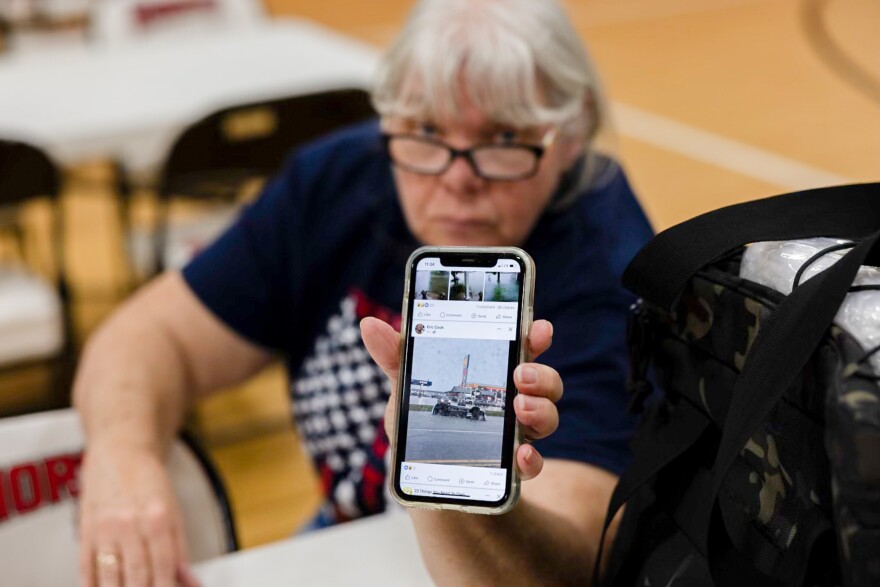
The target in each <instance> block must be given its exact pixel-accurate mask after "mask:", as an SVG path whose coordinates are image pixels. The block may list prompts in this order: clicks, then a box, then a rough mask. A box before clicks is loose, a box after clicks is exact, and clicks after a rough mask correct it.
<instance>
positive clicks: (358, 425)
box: [290, 291, 400, 521]
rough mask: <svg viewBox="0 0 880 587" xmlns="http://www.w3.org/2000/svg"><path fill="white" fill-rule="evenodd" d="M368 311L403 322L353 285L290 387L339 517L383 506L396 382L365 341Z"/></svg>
mask: <svg viewBox="0 0 880 587" xmlns="http://www.w3.org/2000/svg"><path fill="white" fill-rule="evenodd" d="M367 316H375V317H377V318H381V319H382V320H385V321H386V322H389V323H390V324H392V326H394V327H395V328H400V315H399V314H396V313H393V312H391V311H390V310H388V309H386V308H384V307H382V306H380V305H378V304H376V303H374V302H372V301H370V300H368V299H367V298H366V297H365V296H364V295H363V294H362V293H361V292H359V291H353V292H351V293H350V294H349V295H348V296H346V297H345V298H343V300H342V302H341V304H340V306H339V311H338V313H336V314H334V315H332V316H331V317H330V319H329V320H328V321H327V324H326V326H325V330H324V332H323V333H321V334H320V335H319V336H318V337H317V338H316V340H315V344H314V346H313V347H312V351H311V353H310V355H309V356H308V357H307V358H306V360H305V361H304V362H303V363H302V367H301V368H300V370H299V372H298V374H297V376H296V377H295V378H293V381H292V382H291V386H290V393H291V397H292V399H293V412H294V418H295V419H296V422H297V425H298V427H299V432H300V435H301V436H302V438H303V439H304V441H305V446H306V450H307V451H308V453H309V455H310V456H311V457H312V459H313V460H314V463H315V466H316V467H317V470H318V472H319V474H320V477H321V482H322V485H323V488H324V493H325V495H326V496H327V499H328V504H329V506H330V508H329V509H331V510H332V511H329V512H328V511H325V512H324V513H325V514H329V515H331V516H332V517H333V518H334V519H335V521H343V520H348V519H352V518H358V517H361V516H363V515H369V514H373V513H378V512H381V511H384V509H385V498H384V482H385V474H386V465H385V454H386V453H387V451H388V438H387V437H386V435H385V429H384V424H383V421H384V416H385V406H386V403H387V401H388V397H389V394H390V389H391V388H390V382H389V381H388V378H387V377H385V374H384V373H383V372H382V370H381V369H380V368H379V367H378V366H377V365H376V364H375V363H373V360H372V359H371V358H370V355H369V353H367V350H366V348H364V344H363V342H362V340H361V334H360V328H359V323H360V321H361V319H363V318H365V317H367ZM325 510H326V508H325Z"/></svg>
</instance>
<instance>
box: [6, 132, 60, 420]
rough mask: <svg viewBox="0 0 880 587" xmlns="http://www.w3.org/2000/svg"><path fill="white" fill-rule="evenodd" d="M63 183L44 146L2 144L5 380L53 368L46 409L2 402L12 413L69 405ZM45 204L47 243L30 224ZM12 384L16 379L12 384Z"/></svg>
mask: <svg viewBox="0 0 880 587" xmlns="http://www.w3.org/2000/svg"><path fill="white" fill-rule="evenodd" d="M59 191H60V176H59V172H58V170H57V168H56V167H55V165H54V164H53V163H52V161H51V160H50V159H49V158H48V157H47V156H46V155H45V153H43V152H42V151H40V150H39V149H38V148H37V147H34V146H32V145H28V144H25V143H20V142H14V141H3V140H0V234H2V235H3V236H5V237H6V241H5V242H6V243H7V244H8V245H10V246H8V247H7V249H8V250H9V253H10V254H9V255H8V258H7V259H6V260H5V261H4V262H0V307H2V308H5V309H6V311H4V312H0V374H5V375H13V374H17V377H18V378H19V379H21V378H22V376H23V375H25V373H34V372H36V371H38V370H40V369H46V368H48V369H49V372H50V373H51V384H50V385H51V390H50V391H51V394H50V397H49V401H48V402H45V404H44V405H28V404H27V402H18V401H15V398H7V399H8V400H9V401H5V402H0V403H6V404H8V405H10V406H13V407H10V408H8V409H7V410H6V411H7V413H15V412H21V411H28V410H31V409H35V408H37V407H41V408H51V407H59V406H63V405H66V404H67V402H68V401H69V391H70V390H69V388H70V381H71V379H72V369H73V356H74V351H73V336H72V319H71V314H70V290H69V287H68V283H67V279H66V277H65V271H64V251H63V246H64V245H63V218H62V208H61V205H60V202H59V197H58V195H59ZM38 201H44V202H45V203H46V204H48V210H49V214H50V220H49V230H48V238H42V237H43V236H44V235H42V234H40V232H39V231H38V230H37V229H36V227H34V226H33V223H31V222H27V221H26V219H25V211H26V209H27V208H28V207H29V206H31V205H33V204H35V203H36V202H38ZM9 379H12V378H11V377H10V378H9Z"/></svg>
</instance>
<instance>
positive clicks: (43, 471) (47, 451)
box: [0, 409, 237, 586]
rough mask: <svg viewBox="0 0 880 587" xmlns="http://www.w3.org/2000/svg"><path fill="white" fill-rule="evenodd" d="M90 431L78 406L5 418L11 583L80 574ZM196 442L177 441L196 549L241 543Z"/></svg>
mask: <svg viewBox="0 0 880 587" xmlns="http://www.w3.org/2000/svg"><path fill="white" fill-rule="evenodd" d="M83 446H84V436H83V432H82V427H81V425H80V421H79V416H78V415H77V414H76V412H74V411H73V410H70V409H68V410H58V411H54V412H43V413H39V414H31V415H27V416H19V417H15V418H5V419H2V420H0V568H2V569H3V571H2V573H3V584H4V585H46V586H54V585H70V584H73V583H74V582H75V580H74V577H76V576H77V552H78V546H77V522H76V510H77V503H76V497H77V496H78V494H79V467H80V463H81V461H82V451H83ZM193 447H194V445H192V444H190V443H189V441H184V440H178V441H176V442H175V443H174V445H173V446H172V449H171V453H170V456H169V463H168V465H169V468H170V471H171V479H172V483H173V486H174V491H175V493H176V494H177V498H178V499H179V500H180V504H181V510H182V512H183V516H184V524H185V527H186V534H187V540H188V544H189V552H190V556H191V558H192V560H193V561H194V562H195V561H199V560H205V559H208V558H211V557H215V556H219V555H221V554H224V553H227V552H231V551H233V550H235V549H236V548H237V544H236V539H235V532H234V528H233V524H232V518H231V514H230V510H229V505H228V501H227V499H226V494H225V491H224V489H223V486H222V484H221V483H220V481H219V478H218V477H217V475H216V474H215V473H214V471H213V469H211V468H210V466H209V465H208V462H207V461H206V460H205V459H204V458H203V457H202V456H201V453H199V452H198V451H197V450H196V449H194V448H193Z"/></svg>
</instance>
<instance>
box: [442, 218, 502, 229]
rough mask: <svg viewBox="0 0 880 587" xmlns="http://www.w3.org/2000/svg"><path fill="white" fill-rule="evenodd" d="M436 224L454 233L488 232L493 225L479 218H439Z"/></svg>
mask: <svg viewBox="0 0 880 587" xmlns="http://www.w3.org/2000/svg"><path fill="white" fill-rule="evenodd" d="M435 222H436V223H438V224H440V225H441V226H443V227H444V228H445V229H446V230H450V231H452V232H473V231H482V230H488V229H489V228H490V227H491V226H492V223H491V222H489V221H488V220H481V219H478V218H438V219H436V220H435Z"/></svg>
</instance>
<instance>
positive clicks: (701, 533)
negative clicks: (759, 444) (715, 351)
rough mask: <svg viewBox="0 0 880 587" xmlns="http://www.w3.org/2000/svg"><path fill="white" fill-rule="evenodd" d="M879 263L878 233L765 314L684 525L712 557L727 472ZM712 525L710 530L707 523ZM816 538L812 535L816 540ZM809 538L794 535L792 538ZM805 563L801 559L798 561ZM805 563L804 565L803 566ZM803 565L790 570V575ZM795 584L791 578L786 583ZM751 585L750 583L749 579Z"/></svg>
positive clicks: (730, 574) (718, 576)
mask: <svg viewBox="0 0 880 587" xmlns="http://www.w3.org/2000/svg"><path fill="white" fill-rule="evenodd" d="M866 261H867V263H868V264H873V265H877V264H880V232H875V233H874V234H872V235H871V236H870V237H869V238H867V239H865V240H864V241H863V242H862V243H860V244H859V245H857V246H856V247H855V248H853V249H852V250H851V251H850V252H849V253H847V254H846V255H845V256H844V257H843V258H842V259H840V261H838V262H837V263H836V264H834V265H833V266H832V267H830V268H828V269H826V270H825V271H823V272H821V273H819V274H818V275H816V276H815V277H813V278H811V279H810V280H809V281H807V282H806V283H804V284H802V285H801V286H799V287H798V288H797V289H796V290H795V291H794V292H792V293H791V295H789V296H788V297H787V298H786V299H785V300H784V301H783V302H782V303H781V304H780V305H779V306H778V307H777V309H776V310H775V311H774V312H773V313H772V314H771V315H770V316H769V317H768V319H767V320H766V321H765V323H764V325H763V327H762V328H761V330H760V332H759V333H758V336H757V337H756V338H755V342H754V344H753V345H752V347H751V349H750V350H749V353H748V355H747V356H746V361H745V365H744V366H743V370H742V372H741V373H740V375H739V378H738V379H737V382H736V385H735V387H734V390H733V395H732V397H731V403H730V408H729V410H728V413H727V418H726V419H725V422H724V429H723V431H722V437H721V442H720V443H719V448H718V452H717V455H716V458H715V464H714V466H713V468H712V474H711V475H710V476H709V480H708V482H707V483H705V484H704V485H703V488H702V491H700V493H702V495H700V496H694V497H695V499H694V503H696V504H698V507H695V508H694V510H693V512H694V515H693V517H692V518H691V520H690V523H689V526H690V528H689V530H690V532H691V533H692V535H693V536H695V537H696V538H697V540H698V541H699V542H700V543H701V544H699V546H700V547H701V548H702V549H704V552H706V553H707V554H708V556H709V561H710V565H712V566H716V565H714V564H713V562H714V563H717V562H718V561H717V560H713V556H712V555H713V550H715V549H713V548H710V546H711V545H710V539H711V540H715V539H716V538H718V537H719V536H721V537H722V539H723V538H724V537H725V536H726V532H724V531H723V530H721V527H722V526H721V524H722V522H721V521H720V520H717V518H718V516H717V515H716V514H717V513H718V512H717V507H716V505H717V504H716V498H717V496H718V493H719V491H720V489H721V486H722V484H723V483H724V479H725V477H726V475H727V472H728V471H729V470H730V467H731V465H732V464H733V462H734V460H735V459H736V456H737V455H738V454H739V452H740V451H741V450H742V447H743V446H745V444H746V443H747V441H748V439H749V437H750V436H751V435H752V434H753V433H754V431H755V430H756V429H757V427H758V426H759V425H760V423H761V422H763V421H764V420H765V419H766V418H767V416H768V414H769V413H770V410H771V409H772V408H773V407H774V406H775V405H776V404H777V403H778V402H779V400H780V399H781V398H782V396H783V394H784V393H785V391H786V390H787V389H788V388H789V387H790V386H791V384H792V383H793V381H794V380H795V378H796V377H797V375H798V373H800V372H801V370H802V369H803V368H804V366H805V364H806V363H807V361H808V360H809V359H810V357H811V356H812V354H813V351H814V350H815V349H816V347H817V346H818V344H819V342H820V341H821V339H822V337H823V336H824V335H825V333H826V331H827V330H828V328H829V326H830V325H831V322H832V320H833V319H834V316H835V315H836V313H837V310H838V308H839V307H840V304H841V303H842V301H843V298H844V296H846V294H847V291H848V290H849V288H850V285H851V284H852V282H853V279H855V276H856V272H857V271H858V269H859V267H861V266H862V265H863V264H865V263H866ZM713 525H714V529H713V528H712V526H713ZM815 538H816V537H812V539H815ZM801 539H803V540H807V539H810V538H809V537H800V536H798V537H795V540H801ZM799 562H802V563H805V562H806V561H799ZM804 566H805V565H804ZM714 571H719V572H713V578H714V579H715V580H716V584H717V585H719V586H723V585H742V584H746V583H745V582H743V581H742V580H740V579H741V577H740V575H739V574H738V569H736V568H730V567H728V568H725V569H723V572H720V570H719V569H717V566H716V568H715V569H714ZM803 571H804V568H791V569H790V572H791V573H792V575H793V576H797V575H798V573H802V572H803ZM789 582H790V583H792V584H797V583H795V581H794V580H793V579H792V580H790V581H786V583H789ZM751 584H754V583H753V582H752V583H751Z"/></svg>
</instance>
